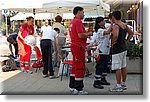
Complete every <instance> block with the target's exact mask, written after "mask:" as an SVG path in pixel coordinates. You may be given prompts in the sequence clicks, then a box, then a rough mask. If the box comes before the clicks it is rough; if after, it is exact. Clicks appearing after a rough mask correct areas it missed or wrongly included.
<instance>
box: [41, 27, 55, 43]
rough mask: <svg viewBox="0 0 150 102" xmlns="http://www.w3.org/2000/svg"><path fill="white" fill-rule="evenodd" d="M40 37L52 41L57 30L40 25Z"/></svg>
mask: <svg viewBox="0 0 150 102" xmlns="http://www.w3.org/2000/svg"><path fill="white" fill-rule="evenodd" d="M41 32H42V38H41V39H51V40H52V41H54V40H55V38H56V36H57V32H56V31H54V30H53V29H52V27H51V26H49V25H48V26H42V27H41Z"/></svg>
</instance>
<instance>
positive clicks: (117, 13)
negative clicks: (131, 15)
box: [112, 11, 121, 20]
mask: <svg viewBox="0 0 150 102" xmlns="http://www.w3.org/2000/svg"><path fill="white" fill-rule="evenodd" d="M112 16H114V17H115V19H116V20H121V12H120V11H114V12H113V13H112Z"/></svg>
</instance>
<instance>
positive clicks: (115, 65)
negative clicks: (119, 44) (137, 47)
mask: <svg viewBox="0 0 150 102" xmlns="http://www.w3.org/2000/svg"><path fill="white" fill-rule="evenodd" d="M126 55H127V51H124V52H121V53H118V54H114V55H112V70H117V69H122V68H125V67H126V65H127V63H126Z"/></svg>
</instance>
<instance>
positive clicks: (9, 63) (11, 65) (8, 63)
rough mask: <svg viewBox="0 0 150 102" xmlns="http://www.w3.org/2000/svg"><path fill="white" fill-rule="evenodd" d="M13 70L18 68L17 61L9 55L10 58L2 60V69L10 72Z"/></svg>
mask: <svg viewBox="0 0 150 102" xmlns="http://www.w3.org/2000/svg"><path fill="white" fill-rule="evenodd" d="M13 70H17V66H16V62H15V60H14V59H13V58H12V57H9V59H8V60H4V61H3V62H2V71H3V72H8V71H13Z"/></svg>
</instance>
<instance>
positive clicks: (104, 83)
mask: <svg viewBox="0 0 150 102" xmlns="http://www.w3.org/2000/svg"><path fill="white" fill-rule="evenodd" d="M101 84H102V85H110V83H109V82H107V80H106V79H105V78H102V79H101Z"/></svg>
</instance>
